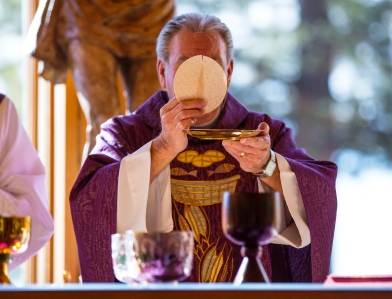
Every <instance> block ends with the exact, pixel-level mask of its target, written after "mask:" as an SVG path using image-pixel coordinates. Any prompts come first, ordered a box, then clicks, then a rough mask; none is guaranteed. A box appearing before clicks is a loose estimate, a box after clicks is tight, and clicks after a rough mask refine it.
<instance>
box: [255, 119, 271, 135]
mask: <svg viewBox="0 0 392 299" xmlns="http://www.w3.org/2000/svg"><path fill="white" fill-rule="evenodd" d="M257 129H258V130H262V131H263V135H268V134H269V131H270V127H269V125H268V124H267V123H266V122H262V123H261V124H259V126H258V128H257Z"/></svg>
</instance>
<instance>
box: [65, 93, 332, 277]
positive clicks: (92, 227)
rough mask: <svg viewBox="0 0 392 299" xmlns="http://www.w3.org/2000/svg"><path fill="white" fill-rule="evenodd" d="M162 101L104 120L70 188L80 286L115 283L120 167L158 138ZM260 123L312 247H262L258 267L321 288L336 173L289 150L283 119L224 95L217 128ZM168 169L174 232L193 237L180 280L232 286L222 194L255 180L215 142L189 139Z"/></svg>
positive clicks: (233, 265)
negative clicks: (287, 174)
mask: <svg viewBox="0 0 392 299" xmlns="http://www.w3.org/2000/svg"><path fill="white" fill-rule="evenodd" d="M167 101H168V98H167V94H166V92H164V91H159V92H157V93H156V94H154V95H153V96H152V97H151V98H150V99H149V100H147V101H146V102H145V103H144V104H143V105H142V106H140V108H139V109H137V110H136V111H135V112H134V113H133V114H131V115H127V116H120V117H115V118H112V119H110V120H108V121H107V122H106V123H105V124H104V125H103V126H102V129H101V133H100V134H99V136H98V138H97V144H96V147H95V148H94V150H93V152H92V154H91V155H90V156H89V157H88V158H87V160H86V162H85V163H84V165H83V167H82V169H81V172H80V174H79V176H78V178H77V180H76V182H75V185H74V187H73V189H72V190H71V194H70V206H71V214H72V219H73V224H74V230H75V235H76V240H77V246H78V253H79V261H80V268H81V274H82V279H83V282H113V281H115V277H114V273H113V268H112V260H111V245H110V236H111V234H113V233H115V232H116V216H117V211H116V210H117V186H118V185H117V184H118V173H119V168H120V162H121V159H122V158H124V157H126V156H127V155H129V154H131V153H133V152H134V151H136V150H137V149H139V148H140V147H141V146H143V145H144V144H146V143H147V142H149V141H151V140H152V139H153V138H155V137H157V136H158V134H159V133H160V116H159V109H160V108H161V107H162V106H163V105H164V104H165V103H166V102H167ZM263 121H264V122H266V123H267V124H268V125H269V126H270V136H271V144H272V149H273V150H274V151H275V152H277V153H279V154H281V155H282V156H283V157H285V158H286V160H287V161H288V163H289V164H290V167H291V169H292V171H293V172H294V173H295V174H296V177H297V181H298V186H299V189H300V192H301V195H302V199H303V202H304V206H305V210H306V215H307V217H308V225H309V228H310V234H311V244H310V245H308V246H306V247H304V248H301V249H296V248H293V247H291V246H287V245H277V244H269V245H267V246H264V247H263V255H262V258H261V260H262V263H263V265H264V267H265V268H266V271H267V274H268V275H269V276H270V278H271V281H272V282H323V281H324V280H325V279H326V277H327V275H328V274H329V266H330V258H331V251H332V241H333V235H334V228H335V219H336V209H337V201H336V190H335V182H336V175H337V167H336V165H335V164H334V163H332V162H328V161H316V160H314V159H313V158H312V157H310V156H308V155H307V154H306V152H305V150H303V149H299V148H297V147H296V144H295V142H294V140H293V137H292V131H291V129H289V128H287V127H286V126H285V124H284V123H283V122H282V121H279V120H276V119H273V118H271V117H269V116H268V115H266V114H262V113H256V112H251V111H248V110H247V109H246V108H245V107H244V106H242V105H241V104H240V103H239V102H238V101H237V100H236V99H235V98H234V97H233V96H231V95H230V94H228V96H227V100H226V104H225V108H224V110H223V113H222V115H221V117H220V120H219V122H218V124H217V126H216V128H222V129H223V128H224V129H256V128H257V127H258V125H259V124H260V123H261V122H263ZM170 167H171V187H172V210H173V221H174V229H175V230H189V229H191V230H193V232H194V235H195V250H194V253H195V255H194V265H193V270H192V275H191V277H190V278H189V279H188V280H187V281H188V282H199V281H211V282H215V281H216V282H231V281H233V279H234V277H235V274H236V273H237V271H238V268H239V265H240V263H241V261H242V257H241V255H240V250H239V247H238V246H236V245H233V244H232V243H230V242H229V241H228V240H227V239H226V238H225V236H224V235H223V231H222V227H221V204H220V202H221V194H222V192H223V191H226V190H229V191H234V190H235V191H248V192H257V190H258V189H257V188H258V187H257V178H256V177H255V176H253V175H252V174H250V173H246V172H244V171H242V170H241V168H240V166H239V163H238V162H237V161H236V160H235V159H234V158H233V157H232V156H231V155H230V154H229V153H227V152H226V151H225V149H224V148H223V146H222V142H221V141H202V140H199V139H196V138H193V137H189V143H188V147H187V148H186V149H185V150H184V151H183V152H181V153H180V154H178V155H177V157H176V159H174V160H173V161H172V162H171V165H170ZM185 185H186V188H185V189H186V191H184V186H185ZM196 188H197V192H193V190H196ZM211 191H214V192H211ZM196 219H197V223H198V225H197V226H196V225H195V224H194V223H196V222H195V221H194V220H196Z"/></svg>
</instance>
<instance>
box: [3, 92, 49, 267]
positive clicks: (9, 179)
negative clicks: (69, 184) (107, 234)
mask: <svg viewBox="0 0 392 299" xmlns="http://www.w3.org/2000/svg"><path fill="white" fill-rule="evenodd" d="M0 97H3V96H2V95H0ZM0 215H2V216H11V215H12V216H31V235H30V241H29V245H28V248H27V249H26V251H25V252H23V253H20V254H15V255H14V256H12V261H11V263H10V264H9V270H12V269H14V268H15V267H17V266H18V265H20V264H21V263H23V262H25V261H27V260H28V259H29V258H31V257H32V256H34V255H35V254H36V253H37V252H38V251H39V250H40V249H41V248H42V247H43V246H44V245H45V244H46V243H47V242H48V241H49V240H50V238H51V237H52V235H53V231H54V224H53V218H52V216H51V214H50V212H49V208H48V197H47V190H46V173H45V168H44V165H43V164H42V162H41V160H40V158H39V156H38V153H37V151H36V149H35V148H34V146H33V144H32V142H31V140H30V138H29V136H28V135H27V133H26V131H25V129H24V127H23V125H22V123H21V121H20V119H19V117H18V114H17V111H16V109H15V106H14V104H13V103H12V101H11V100H10V99H9V98H7V97H4V98H3V99H2V100H1V98H0Z"/></svg>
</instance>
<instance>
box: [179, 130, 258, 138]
mask: <svg viewBox="0 0 392 299" xmlns="http://www.w3.org/2000/svg"><path fill="white" fill-rule="evenodd" d="M262 131H263V130H237V129H187V130H185V132H186V133H187V134H188V135H190V136H192V137H196V138H199V139H202V140H240V138H241V137H248V138H249V137H255V136H258V135H259V134H260V133H261V132H262Z"/></svg>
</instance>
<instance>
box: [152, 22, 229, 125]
mask: <svg viewBox="0 0 392 299" xmlns="http://www.w3.org/2000/svg"><path fill="white" fill-rule="evenodd" d="M226 53H227V49H226V45H225V43H224V41H223V39H222V37H221V36H220V34H219V33H218V32H216V31H211V32H208V33H193V32H190V31H188V30H185V29H182V30H180V31H179V32H178V33H177V34H176V35H175V36H174V37H173V38H172V40H171V42H170V56H169V61H167V62H166V63H165V62H163V61H162V60H158V63H157V69H158V76H159V80H160V83H161V86H162V88H163V89H165V90H166V91H167V93H168V95H169V99H171V98H173V97H174V87H173V81H174V75H175V73H176V71H177V69H178V68H179V66H180V65H181V64H182V63H183V62H184V61H185V60H187V59H188V58H191V57H193V56H196V55H205V56H208V57H210V58H212V59H214V60H215V61H216V62H218V63H219V64H220V66H221V67H222V68H223V70H224V71H225V73H226V76H227V88H229V86H230V79H231V75H232V71H233V65H234V63H233V60H231V61H227V55H226ZM219 109H220V107H218V108H216V109H215V110H213V111H212V112H210V113H207V114H205V115H203V116H202V117H200V118H199V119H197V121H196V124H195V125H200V124H203V123H206V122H208V121H210V120H211V119H213V118H214V117H215V116H216V114H217V113H218V111H219Z"/></svg>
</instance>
